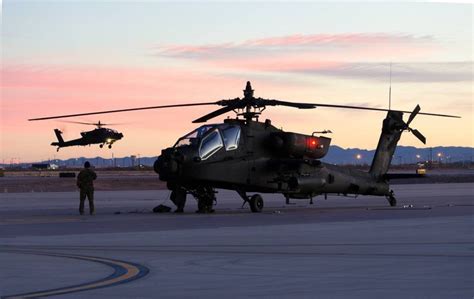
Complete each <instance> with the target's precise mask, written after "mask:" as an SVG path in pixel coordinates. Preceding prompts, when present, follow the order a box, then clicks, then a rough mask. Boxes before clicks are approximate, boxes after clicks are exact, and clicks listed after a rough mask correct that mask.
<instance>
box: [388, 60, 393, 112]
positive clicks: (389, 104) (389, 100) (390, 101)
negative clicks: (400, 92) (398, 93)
mask: <svg viewBox="0 0 474 299" xmlns="http://www.w3.org/2000/svg"><path fill="white" fill-rule="evenodd" d="M391 109H392V62H390V86H389V87H388V110H391Z"/></svg>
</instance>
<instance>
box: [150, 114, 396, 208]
mask: <svg viewBox="0 0 474 299" xmlns="http://www.w3.org/2000/svg"><path fill="white" fill-rule="evenodd" d="M330 140H331V139H330V138H327V137H322V136H311V135H303V134H298V133H290V132H284V131H282V130H280V129H277V128H276V127H274V126H272V125H271V124H270V122H269V121H266V122H263V123H262V122H256V121H244V120H236V119H228V120H226V121H225V122H224V123H223V124H217V125H205V126H202V127H200V128H198V129H197V130H195V131H193V132H191V133H190V134H188V135H186V136H184V137H182V138H180V139H179V140H178V142H177V143H176V144H175V145H174V146H173V147H170V148H167V149H165V150H163V151H162V155H161V156H160V157H159V159H158V160H157V162H156V163H155V171H156V172H158V173H159V175H160V179H161V180H163V181H166V182H167V184H168V188H169V189H171V190H175V189H176V188H182V189H185V190H187V191H191V193H192V190H196V189H198V188H201V187H203V186H205V187H207V188H222V189H230V190H235V191H237V192H238V193H239V194H244V193H246V192H261V193H281V194H283V195H284V196H285V197H286V198H287V199H289V198H312V197H314V196H317V195H321V194H328V193H338V194H344V195H345V194H365V195H389V187H388V184H387V183H386V182H385V181H384V180H378V179H377V178H375V177H373V176H372V175H371V174H369V173H367V172H363V171H359V170H356V169H348V168H345V167H339V166H336V165H331V164H326V163H322V162H321V161H320V159H321V158H322V157H324V156H325V155H326V153H327V151H328V149H329V144H330Z"/></svg>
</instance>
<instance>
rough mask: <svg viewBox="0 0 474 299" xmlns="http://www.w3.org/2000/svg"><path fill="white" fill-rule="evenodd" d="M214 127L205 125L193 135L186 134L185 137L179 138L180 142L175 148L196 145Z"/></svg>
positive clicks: (193, 132)
mask: <svg viewBox="0 0 474 299" xmlns="http://www.w3.org/2000/svg"><path fill="white" fill-rule="evenodd" d="M213 127H214V126H209V125H204V126H200V127H199V128H197V129H196V130H194V131H192V132H191V133H188V134H186V135H185V136H183V137H181V138H179V140H178V142H176V144H175V145H174V147H180V146H184V145H195V144H197V143H198V142H199V139H200V138H201V137H202V136H203V135H204V134H205V133H206V132H207V131H209V129H211V128H213Z"/></svg>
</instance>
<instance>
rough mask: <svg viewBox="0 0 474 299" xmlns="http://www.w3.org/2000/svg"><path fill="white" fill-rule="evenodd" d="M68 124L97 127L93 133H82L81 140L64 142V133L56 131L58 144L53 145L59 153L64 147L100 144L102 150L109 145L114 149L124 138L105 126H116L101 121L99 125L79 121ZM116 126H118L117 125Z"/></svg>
mask: <svg viewBox="0 0 474 299" xmlns="http://www.w3.org/2000/svg"><path fill="white" fill-rule="evenodd" d="M65 122H68V123H75V124H81V125H93V126H97V128H95V129H94V130H92V131H86V132H81V138H78V139H73V140H69V141H64V139H63V136H62V132H61V130H59V129H54V133H55V134H56V137H57V138H58V142H53V143H51V145H52V146H57V147H58V148H57V149H56V151H58V152H59V149H60V148H62V147H68V146H86V145H91V144H99V147H100V148H103V147H104V145H108V148H112V144H114V142H116V141H117V140H120V139H122V138H123V134H122V133H119V132H117V131H116V130H113V129H109V128H105V127H104V126H110V125H114V124H103V123H101V122H100V121H98V122H97V123H86V122H77V121H65ZM115 125H116V124H115Z"/></svg>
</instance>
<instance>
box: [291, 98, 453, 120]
mask: <svg viewBox="0 0 474 299" xmlns="http://www.w3.org/2000/svg"><path fill="white" fill-rule="evenodd" d="M286 103H293V102H286ZM293 104H301V105H313V106H315V107H327V108H341V109H356V110H371V111H383V112H388V111H397V112H402V113H411V112H412V111H403V110H390V109H383V108H372V107H363V106H350V105H333V104H319V103H293ZM418 114H420V115H430V116H441V117H453V118H461V117H460V116H458V115H448V114H438V113H429V112H420V113H418Z"/></svg>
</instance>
